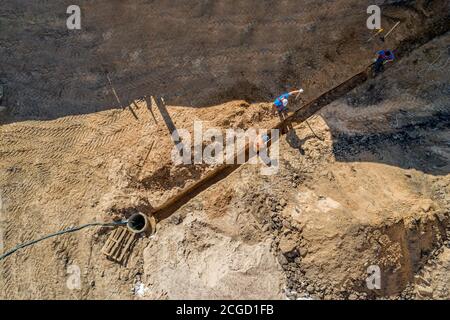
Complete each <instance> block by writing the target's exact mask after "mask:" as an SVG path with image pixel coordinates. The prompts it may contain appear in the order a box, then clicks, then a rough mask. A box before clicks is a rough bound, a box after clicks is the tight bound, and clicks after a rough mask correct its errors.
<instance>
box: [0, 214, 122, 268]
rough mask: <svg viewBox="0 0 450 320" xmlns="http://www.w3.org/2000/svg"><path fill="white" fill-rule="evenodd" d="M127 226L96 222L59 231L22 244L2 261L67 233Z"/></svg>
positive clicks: (120, 222)
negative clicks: (95, 228) (22, 250)
mask: <svg viewBox="0 0 450 320" xmlns="http://www.w3.org/2000/svg"><path fill="white" fill-rule="evenodd" d="M126 224H127V221H119V222H109V223H101V222H94V223H88V224H83V225H81V226H78V227H74V228H70V229H66V230H62V231H59V232H56V233H52V234H49V235H46V236H45V237H42V238H40V239H36V240H32V241H30V242H25V243H22V244H20V245H18V246H17V247H15V248H14V249H11V250H10V251H8V252H6V253H4V254H2V255H0V260H3V259H5V258H6V257H8V256H10V255H12V254H13V253H14V252H16V251H18V250H20V249H23V248H25V247H28V246H31V245H33V244H35V243H38V242H41V241H43V240H46V239H49V238H53V237H56V236H59V235H62V234H65V233H71V232H76V231H79V230H81V229H84V228H87V227H94V226H103V227H116V226H123V225H126Z"/></svg>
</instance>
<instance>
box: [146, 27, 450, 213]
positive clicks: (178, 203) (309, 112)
mask: <svg viewBox="0 0 450 320" xmlns="http://www.w3.org/2000/svg"><path fill="white" fill-rule="evenodd" d="M449 29H450V22H449V19H443V20H440V21H438V22H436V23H433V24H432V25H431V26H429V27H428V28H427V29H425V30H424V32H423V34H421V36H420V37H418V38H415V39H406V40H404V41H403V42H401V43H400V45H399V49H398V52H399V54H398V59H401V58H402V57H403V56H405V55H407V54H408V52H411V51H412V50H414V49H416V48H418V47H419V46H421V45H424V44H425V43H427V42H429V41H431V40H432V39H433V38H435V37H437V36H439V35H442V34H444V33H445V32H447V31H448V30H449ZM371 77H373V73H372V65H370V66H368V67H367V68H366V69H365V70H364V71H362V72H360V73H358V74H356V75H354V76H352V77H351V78H349V79H347V80H346V81H344V82H342V83H341V84H339V85H337V86H336V87H334V88H332V89H331V90H329V91H327V92H325V93H323V94H322V95H320V96H319V97H317V98H316V99H314V100H312V101H310V102H308V103H306V104H305V105H304V106H302V107H301V108H299V109H298V110H295V111H294V112H293V114H291V115H290V116H289V117H287V118H286V119H284V120H283V121H281V122H280V123H278V124H277V125H276V126H275V127H274V128H273V129H279V130H280V134H281V135H285V134H286V133H288V128H289V125H290V124H292V123H301V122H303V121H305V120H307V119H308V118H310V117H311V116H313V115H314V114H315V113H317V112H318V111H319V110H320V109H322V108H323V107H324V106H326V105H328V104H330V103H331V102H332V101H335V100H337V99H338V98H340V97H342V96H344V95H345V94H347V93H349V92H350V91H352V90H353V89H355V88H356V87H358V86H360V85H361V84H363V83H364V82H365V81H366V80H367V79H369V78H371ZM243 153H245V155H246V159H247V160H248V154H249V145H248V144H247V146H246V148H245V150H244V151H243ZM238 156H239V155H236V156H235V161H234V163H237V161H236V160H237V158H238ZM240 166H241V165H239V164H236V165H222V166H219V167H218V168H216V169H214V170H212V171H211V172H210V173H209V174H207V175H206V176H205V177H204V178H202V179H201V180H199V181H197V182H195V183H193V184H192V185H191V186H188V187H187V188H185V189H184V190H183V191H182V192H180V193H179V194H178V195H176V196H175V197H173V198H172V199H170V200H168V201H167V202H166V203H165V204H163V205H161V206H159V207H157V208H156V209H155V210H154V211H152V212H151V213H152V214H153V215H154V216H155V217H156V218H157V219H158V220H159V221H161V220H164V219H166V218H168V217H170V216H171V215H172V214H173V213H174V212H176V211H177V210H178V209H179V208H181V207H182V206H183V205H184V204H186V203H188V202H189V201H190V200H191V199H193V198H195V197H196V196H197V195H198V194H199V193H201V192H202V191H204V190H206V189H208V188H209V187H210V186H212V185H214V184H216V183H218V182H219V181H221V180H223V179H225V178H226V177H228V176H229V175H230V174H231V173H233V172H234V171H235V170H237V169H238V168H239V167H240Z"/></svg>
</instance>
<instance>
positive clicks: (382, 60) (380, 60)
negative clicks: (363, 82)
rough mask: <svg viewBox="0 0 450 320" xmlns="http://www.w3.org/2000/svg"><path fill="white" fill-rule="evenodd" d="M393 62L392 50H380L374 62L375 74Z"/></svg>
mask: <svg viewBox="0 0 450 320" xmlns="http://www.w3.org/2000/svg"><path fill="white" fill-rule="evenodd" d="M394 60H395V55H394V52H393V51H392V50H380V51H378V52H377V58H376V59H375V60H374V62H375V64H374V70H375V74H377V73H380V72H381V71H383V70H384V65H385V64H386V63H388V62H392V61H394Z"/></svg>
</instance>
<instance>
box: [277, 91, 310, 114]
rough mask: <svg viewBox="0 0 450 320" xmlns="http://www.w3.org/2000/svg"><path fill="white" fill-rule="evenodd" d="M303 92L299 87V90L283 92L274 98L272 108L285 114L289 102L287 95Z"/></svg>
mask: <svg viewBox="0 0 450 320" xmlns="http://www.w3.org/2000/svg"><path fill="white" fill-rule="evenodd" d="M303 92H304V90H303V89H300V90H295V91H291V92H286V93H283V94H282V95H281V96H279V97H278V98H276V99H275V101H274V102H273V107H274V109H275V110H276V111H278V113H279V114H280V115H281V114H287V111H288V108H287V105H288V103H289V97H291V96H293V95H298V94H300V93H303Z"/></svg>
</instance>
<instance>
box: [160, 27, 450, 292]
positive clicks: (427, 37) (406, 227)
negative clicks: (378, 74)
mask: <svg viewBox="0 0 450 320" xmlns="http://www.w3.org/2000/svg"><path fill="white" fill-rule="evenodd" d="M441 22H442V21H441ZM433 28H434V29H433V30H434V32H432V31H430V30H425V32H424V35H423V36H422V37H419V38H418V39H416V40H412V39H408V40H406V41H405V42H404V43H401V45H400V46H399V47H400V48H403V49H402V50H405V51H401V54H399V56H400V58H401V57H404V56H406V55H407V53H408V52H410V51H412V50H414V49H417V48H418V47H420V46H421V45H423V44H425V43H427V42H428V41H431V40H432V39H433V38H435V37H437V36H439V35H441V34H443V33H445V32H446V31H448V30H449V24H448V21H443V22H442V23H441V24H437V25H434V26H433ZM394 68H395V66H394ZM372 76H373V75H372V72H371V66H369V67H368V68H367V69H366V70H364V71H362V72H360V73H358V74H356V75H354V76H353V77H351V78H349V79H347V80H346V81H344V82H343V83H341V84H340V85H338V86H336V87H334V88H333V89H331V90H329V91H327V92H325V93H324V94H322V95H321V96H319V97H318V98H316V99H314V100H312V101H310V102H308V103H307V104H305V105H304V106H303V107H301V108H299V109H298V110H296V111H294V112H293V114H292V115H290V116H289V117H288V118H286V119H285V120H283V121H281V122H280V123H278V124H277V125H276V126H274V127H273V128H274V129H280V133H281V135H285V134H287V133H288V131H289V129H288V128H289V126H290V125H291V124H292V123H302V122H304V121H305V120H307V119H308V118H310V117H311V116H313V115H314V114H316V113H317V112H318V111H319V110H321V109H322V108H323V107H324V106H326V105H328V104H329V103H331V102H333V101H335V100H337V99H338V98H340V97H342V96H344V95H346V94H347V93H349V92H350V91H352V90H353V89H355V88H356V87H358V86H360V85H362V84H363V83H364V82H366V81H367V80H368V79H370V78H372ZM436 116H437V120H436V121H440V122H442V123H440V125H441V126H448V118H446V117H445V116H440V115H439V114H437V115H436ZM378 138H379V137H378ZM353 139H358V136H356V137H353ZM244 153H245V155H246V159H248V153H249V145H247V146H246V149H245V151H244ZM236 158H237V156H236ZM235 163H236V161H235ZM240 166H241V165H223V166H220V167H218V168H216V169H214V170H213V171H212V172H210V173H209V174H208V175H207V176H206V177H204V178H203V179H201V180H199V181H197V182H195V183H194V184H192V185H191V186H188V187H187V188H185V189H184V190H183V191H182V192H181V193H179V194H178V195H176V196H175V197H173V198H172V199H170V200H169V201H167V202H166V203H165V204H163V205H162V206H159V207H157V208H156V209H155V210H154V211H152V212H151V213H152V214H153V215H154V216H155V217H156V219H157V220H158V221H162V220H164V219H167V218H168V217H170V216H171V215H172V214H173V213H175V212H176V211H177V210H178V209H180V208H181V207H182V206H183V205H185V204H186V203H188V202H189V201H190V200H192V199H194V198H195V197H196V196H197V195H199V194H200V193H201V192H202V191H204V190H206V189H208V188H210V187H211V186H213V185H214V184H216V183H218V182H220V181H222V180H224V179H226V178H227V177H228V176H229V175H230V174H232V173H233V172H234V171H236V170H237V169H238V168H239V167H240ZM449 223H450V217H449V214H448V213H447V214H445V213H442V212H441V213H437V214H435V215H434V216H432V217H428V218H418V219H417V220H415V221H413V222H411V221H403V220H401V221H399V222H395V223H393V224H387V225H386V226H384V227H383V228H381V229H380V228H378V229H377V228H375V229H371V228H368V229H366V230H365V232H366V233H367V235H368V237H369V239H375V240H373V241H374V243H376V244H377V245H378V244H380V242H379V240H378V237H381V236H379V235H380V234H382V235H388V236H389V238H390V239H391V241H393V242H395V241H397V242H398V243H399V245H400V249H399V250H400V252H402V257H403V258H402V260H401V261H400V262H399V265H401V270H400V271H399V269H398V268H399V265H392V266H389V265H387V266H385V268H384V269H383V274H382V277H383V279H384V280H383V281H384V283H385V284H386V285H385V286H384V287H383V290H380V291H378V292H373V291H370V290H369V291H368V290H367V288H365V287H361V285H359V284H356V285H355V286H353V287H352V288H351V289H349V290H350V292H351V290H356V291H357V292H365V295H366V297H369V298H376V297H379V296H391V295H399V294H401V295H402V296H406V297H410V296H411V295H412V292H411V288H410V287H409V286H408V284H409V283H410V282H411V280H412V279H413V278H414V275H415V274H416V273H417V272H419V271H420V270H421V268H422V267H423V266H424V265H425V263H426V261H427V260H428V258H429V257H431V256H433V254H435V252H436V251H437V250H439V248H440V246H442V245H443V244H444V242H445V241H446V240H447V239H448V238H449V231H450V230H449ZM424 235H426V236H424ZM381 238H382V237H381ZM370 241H372V240H370ZM380 245H381V244H380ZM285 272H286V274H287V275H288V279H290V277H291V276H292V279H295V278H297V277H298V275H297V274H295V273H294V274H292V275H291V273H292V272H291V270H289V269H287V270H285ZM290 281H291V283H293V282H295V280H290ZM345 298H348V296H347V297H345Z"/></svg>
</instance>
